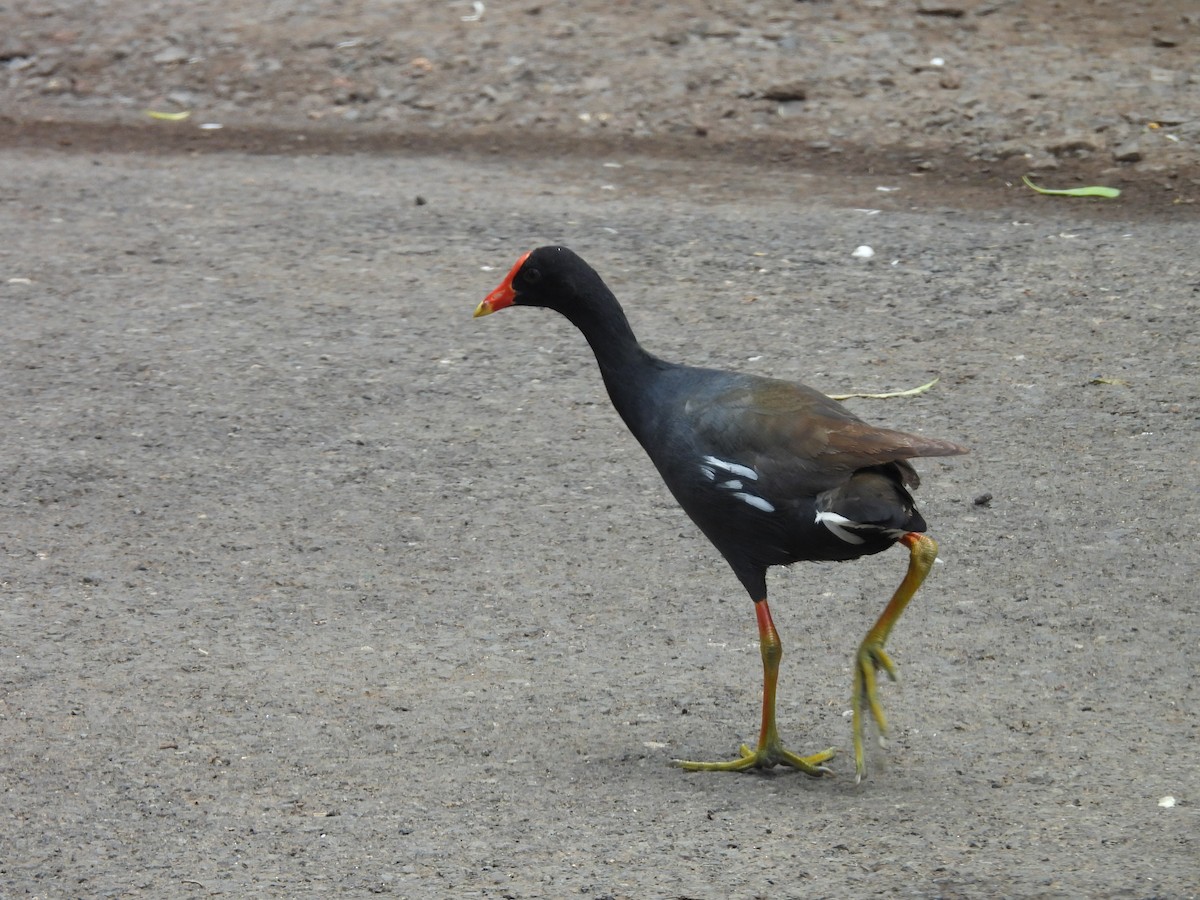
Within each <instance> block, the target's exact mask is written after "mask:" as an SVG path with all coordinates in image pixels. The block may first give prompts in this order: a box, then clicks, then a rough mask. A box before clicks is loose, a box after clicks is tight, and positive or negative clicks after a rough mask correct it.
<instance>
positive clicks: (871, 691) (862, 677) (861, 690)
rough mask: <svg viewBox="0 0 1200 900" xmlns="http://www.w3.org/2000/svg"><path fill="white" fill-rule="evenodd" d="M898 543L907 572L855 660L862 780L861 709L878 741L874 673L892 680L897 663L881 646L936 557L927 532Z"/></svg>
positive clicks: (881, 720)
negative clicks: (905, 552)
mask: <svg viewBox="0 0 1200 900" xmlns="http://www.w3.org/2000/svg"><path fill="white" fill-rule="evenodd" d="M900 543H902V544H904V546H906V547H908V551H909V557H908V572H907V573H906V574H905V576H904V580H903V581H902V582H900V587H898V588H896V593H895V594H893V595H892V599H891V600H890V601H889V602H888V605H887V606H886V607H884V610H883V612H882V613H880V615H879V618H878V619H877V620H876V622H875V624H874V625H873V626H871V630H870V631H868V632H867V636H866V637H865V638H863V642H862V643H861V644H859V646H858V654H857V655H856V656H855V660H854V693H853V695H852V696H851V698H850V709H851V711H852V715H853V723H852V726H853V730H854V772H855V779H854V780H855V781H861V780H862V777H863V775H865V774H866V772H867V766H866V762H865V761H864V758H863V710H864V708H865V709H866V711H867V712H868V713H869V714H870V716H871V718H872V719H874V720H875V724H876V725H877V726H878V727H879V739H880V742H881V743H882V742H883V739H884V737H885V736H886V735H887V719H886V718H885V717H884V715H883V707H882V706H881V705H880V703H879V691H878V687H877V684H876V679H875V673H876V672H878V671H879V670H880V669H882V670H883V671H884V672H886V673H887V675H888V678H890V679H891V680H892V681H895V680H896V665H895V663H893V662H892V658H891V657H890V656H888V654H887V652H886V651H885V650H884V649H883V645H884V644H886V643H887V639H888V635H889V634H891V632H892V626H893V625H895V624H896V622H897V621H898V620H899V618H900V616H901V614H902V613H903V612H904V607H906V606H908V601H909V600H911V599H912V598H913V594H915V593H916V592H917V588H919V587H920V586H921V583H922V582H923V581H924V580H925V576H926V575H928V574H929V570H930V569H931V568H932V567H933V561H934V560H935V559H937V543H935V542H934V540H933V538H931V537H929V536H928V535H924V534H917V533H916V532H910V533H908V534H906V535H905V536H904V537H902V538H900Z"/></svg>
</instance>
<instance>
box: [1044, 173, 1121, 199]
mask: <svg viewBox="0 0 1200 900" xmlns="http://www.w3.org/2000/svg"><path fill="white" fill-rule="evenodd" d="M1021 180H1022V181H1024V182H1025V186H1026V187H1029V188H1032V189H1033V190H1035V191H1037V192H1038V193H1039V194H1050V195H1052V196H1054V197H1104V198H1106V199H1108V200H1112V199H1113V198H1114V197H1120V196H1121V192H1120V191H1119V190H1118V189H1117V188H1110V187H1104V186H1103V185H1099V184H1095V185H1091V186H1090V187H1077V188H1062V189H1054V188H1044V187H1038V186H1037V185H1036V184H1034V183H1033V182H1032V181H1030V180H1029V176H1028V175H1022V176H1021Z"/></svg>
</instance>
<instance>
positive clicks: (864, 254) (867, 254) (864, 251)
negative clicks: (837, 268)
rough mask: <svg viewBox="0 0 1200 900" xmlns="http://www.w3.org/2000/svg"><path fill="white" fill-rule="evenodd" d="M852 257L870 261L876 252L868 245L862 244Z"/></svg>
mask: <svg viewBox="0 0 1200 900" xmlns="http://www.w3.org/2000/svg"><path fill="white" fill-rule="evenodd" d="M850 255H851V256H854V257H857V258H858V259H870V258H871V257H872V256H874V255H875V251H874V250H872V249H871V248H870V247H868V246H867V245H866V244H862V245H860V246H858V247H855V248H854V252H853V253H851V254H850Z"/></svg>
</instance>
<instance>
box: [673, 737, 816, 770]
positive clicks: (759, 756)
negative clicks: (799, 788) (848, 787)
mask: <svg viewBox="0 0 1200 900" xmlns="http://www.w3.org/2000/svg"><path fill="white" fill-rule="evenodd" d="M738 752H739V753H741V756H739V757H738V758H737V759H730V760H726V761H724V762H692V761H691V760H686V759H673V760H671V765H673V766H678V767H679V768H681V769H687V770H688V771H689V772H745V771H746V770H748V769H771V768H774V767H775V766H791V767H792V768H793V769H799V770H800V771H801V772H803V773H804V774H805V775H811V776H813V777H814V778H820V777H821V776H823V775H832V774H833V770H832V769H830V768H829V767H828V766H824V765H822V763H823V762H825V761H826V760H828V759H831V758H832V757H833V754H834V750H833V748H832V747H831V748H830V749H828V750H822V751H821V752H820V753H814V754H812V755H811V756H799V755H798V754H795V753H792V751H790V750H787V749H784V746H783V744H781V743H779V742H778V741H776V742H774V743H772V744H766V745H759V747H758V749H756V750H751V749H750V747H749V746H747V745H746V744H742V746H741V747H739V748H738Z"/></svg>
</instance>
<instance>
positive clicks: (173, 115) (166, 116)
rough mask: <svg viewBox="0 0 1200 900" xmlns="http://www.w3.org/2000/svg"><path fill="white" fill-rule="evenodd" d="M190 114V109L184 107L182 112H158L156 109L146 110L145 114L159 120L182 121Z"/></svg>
mask: <svg viewBox="0 0 1200 900" xmlns="http://www.w3.org/2000/svg"><path fill="white" fill-rule="evenodd" d="M191 114H192V111H191V110H189V109H185V110H183V111H182V112H159V111H158V110H156V109H148V110H146V115H148V116H149V117H150V118H152V119H158V120H159V121H160V122H182V121H183V120H184V119H186V118H187V117H188V116H190V115H191Z"/></svg>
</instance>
